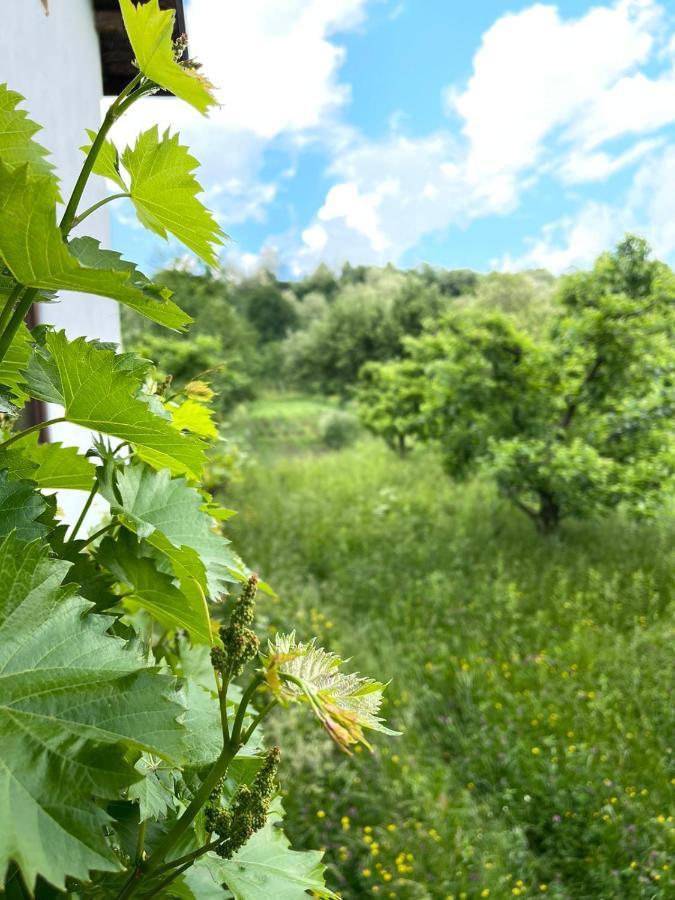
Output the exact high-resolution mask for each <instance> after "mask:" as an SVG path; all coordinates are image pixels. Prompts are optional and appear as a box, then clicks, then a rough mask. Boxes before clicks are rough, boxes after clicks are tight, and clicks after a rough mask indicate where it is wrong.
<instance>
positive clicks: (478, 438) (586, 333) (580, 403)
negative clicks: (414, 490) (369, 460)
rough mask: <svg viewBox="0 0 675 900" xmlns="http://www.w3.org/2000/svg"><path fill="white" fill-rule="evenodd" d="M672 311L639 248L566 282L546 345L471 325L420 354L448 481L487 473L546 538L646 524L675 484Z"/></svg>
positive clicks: (444, 329)
mask: <svg viewBox="0 0 675 900" xmlns="http://www.w3.org/2000/svg"><path fill="white" fill-rule="evenodd" d="M674 300H675V276H674V275H673V273H672V271H671V270H670V269H669V268H668V267H667V266H666V265H665V264H663V263H661V262H658V261H654V260H651V259H649V249H648V246H647V244H646V243H645V241H643V240H642V239H640V238H637V237H633V236H628V237H627V238H626V239H625V240H624V241H622V242H621V243H620V244H619V245H618V247H617V248H616V252H614V253H605V254H603V255H602V256H601V257H600V258H599V259H598V260H597V262H596V264H595V266H594V268H593V270H592V271H591V272H582V273H578V274H575V275H571V276H568V277H566V278H564V279H563V280H562V283H561V285H560V289H559V293H558V297H557V302H558V311H557V313H556V315H555V316H554V318H553V319H552V322H551V325H550V327H549V330H548V334H547V335H546V337H545V338H542V339H540V340H535V339H534V338H531V337H530V336H528V335H527V334H526V333H524V332H523V331H522V330H521V329H519V328H518V327H517V326H516V325H514V324H513V322H512V321H511V320H510V319H509V318H508V317H507V316H505V315H495V314H492V315H488V314H484V313H477V312H476V313H471V312H467V311H464V312H462V313H457V314H454V315H452V316H450V317H448V318H447V319H446V320H445V321H444V323H443V324H442V326H441V327H439V328H436V329H435V330H430V331H429V332H428V333H426V334H425V335H423V336H422V337H420V338H418V339H416V340H412V341H409V342H408V352H409V355H410V360H411V362H412V363H414V364H416V366H417V371H421V372H422V375H421V381H422V382H423V385H424V401H423V403H422V412H423V414H424V417H425V420H426V427H427V432H426V433H427V435H428V439H430V440H433V441H434V442H435V443H436V444H437V446H438V447H439V448H440V451H441V454H442V457H443V461H444V465H445V467H446V469H447V471H448V473H449V474H450V475H451V476H453V477H455V478H463V477H466V476H467V475H469V474H470V473H472V472H475V471H476V470H477V469H478V468H483V469H487V470H489V471H490V472H491V473H492V475H493V476H494V478H495V479H496V482H497V485H498V486H499V489H500V491H501V492H502V494H504V495H505V496H506V497H508V498H509V499H510V500H511V501H512V502H513V503H514V504H515V505H516V506H517V507H518V508H519V509H520V510H522V511H523V512H524V513H525V514H526V515H527V516H528V517H529V518H530V519H531V520H532V521H533V522H534V523H535V525H536V527H537V528H538V529H539V531H540V532H542V533H544V534H549V533H553V532H555V531H557V529H558V527H559V525H560V522H561V520H562V519H563V518H565V517H567V516H579V517H581V516H588V515H591V514H595V513H602V512H605V511H607V510H609V509H612V508H614V507H616V506H618V505H619V504H623V505H624V506H625V507H626V508H627V509H628V510H630V511H631V512H632V513H633V514H643V513H647V512H648V511H649V510H650V509H652V508H653V507H654V506H655V505H656V504H657V503H658V501H659V499H660V498H661V496H662V494H663V492H664V491H665V490H666V489H667V487H668V486H669V485H670V484H672V480H673V475H674V473H675V453H674V451H673V441H672V417H673V410H674V408H675V396H674V393H673V384H674V379H675V349H674V345H673V330H674V306H673V301H674ZM411 373H412V374H411V377H412V378H413V380H414V378H415V369H414V368H411Z"/></svg>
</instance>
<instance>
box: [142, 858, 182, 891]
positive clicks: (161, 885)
mask: <svg viewBox="0 0 675 900" xmlns="http://www.w3.org/2000/svg"><path fill="white" fill-rule="evenodd" d="M191 865H192V861H190V862H189V863H186V865H184V866H183V867H182V868H180V869H176V871H175V872H172V873H171V874H170V875H169V876H168V878H165V879H164V881H161V882H160V883H159V884H158V885H157V887H156V888H155V889H154V891H151V893H149V894H146V895H145V900H150V898H151V897H158V896H159V895H160V894H161V893H162V891H163V890H164V888H165V887H167V886H168V885H170V884H171V882H172V881H175V880H176V878H179V877H180V876H181V875H182V874H183V872H186V871H187V870H188V869H189V868H190V866H191Z"/></svg>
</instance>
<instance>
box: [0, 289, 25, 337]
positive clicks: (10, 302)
mask: <svg viewBox="0 0 675 900" xmlns="http://www.w3.org/2000/svg"><path fill="white" fill-rule="evenodd" d="M24 290H25V285H23V284H21V283H20V282H17V283H16V284H15V285H14V287H13V288H12V292H11V293H10V295H9V297H8V298H7V302H6V303H5V305H4V307H3V309H2V313H0V334H1V333H2V332H3V331H4V330H5V328H6V327H7V322H8V321H9V317H10V316H11V315H12V310H13V309H14V304H15V303H16V301H17V300H18V299H19V297H20V296H21V294H22V293H23V291H24Z"/></svg>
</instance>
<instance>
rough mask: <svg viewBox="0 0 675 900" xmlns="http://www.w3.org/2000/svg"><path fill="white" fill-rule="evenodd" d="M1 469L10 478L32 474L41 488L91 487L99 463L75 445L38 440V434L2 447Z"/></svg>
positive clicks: (79, 489) (83, 489)
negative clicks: (95, 463)
mask: <svg viewBox="0 0 675 900" xmlns="http://www.w3.org/2000/svg"><path fill="white" fill-rule="evenodd" d="M0 469H7V470H8V472H9V475H10V478H13V479H17V478H29V479H30V480H31V481H34V482H35V484H36V485H37V486H38V487H39V488H49V489H55V490H68V489H69V490H72V491H89V490H91V488H92V485H93V484H94V477H95V475H96V466H94V465H92V463H90V462H89V460H88V459H87V458H86V456H82V455H80V454H79V453H78V452H77V450H76V448H75V447H62V446H61V444H39V443H38V436H37V434H31V435H28V437H25V438H22V439H21V441H20V442H18V443H16V444H14V445H12V446H11V447H9V448H8V449H7V450H2V449H0Z"/></svg>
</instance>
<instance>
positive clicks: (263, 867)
mask: <svg viewBox="0 0 675 900" xmlns="http://www.w3.org/2000/svg"><path fill="white" fill-rule="evenodd" d="M121 8H122V13H123V16H124V21H125V24H126V27H127V29H128V34H129V38H130V41H131V44H132V48H133V53H134V56H135V58H136V63H137V65H138V67H139V72H138V75H137V76H136V77H135V78H134V79H133V81H132V82H131V83H130V84H129V85H128V86H127V88H125V90H124V91H122V93H121V94H120V96H119V97H118V98H117V99H116V100H115V101H114V102H113V103H112V105H111V106H110V108H109V110H108V112H107V114H106V116H105V119H104V121H103V124H102V126H101V128H100V129H99V130H98V131H97V132H95V133H94V132H91V133H89V138H90V144H89V145H88V146H87V147H86V148H85V160H84V164H83V167H82V171H81V174H80V176H79V178H78V180H77V182H76V184H75V187H74V189H73V193H72V195H71V196H70V198H69V199H68V202H67V204H66V208H65V212H64V213H63V217H62V219H61V221H60V222H58V221H57V205H56V204H57V201H59V200H60V196H59V189H58V184H57V181H56V178H55V176H54V175H53V173H52V168H51V166H50V164H49V163H48V162H47V161H46V151H44V150H43V148H42V147H41V146H39V145H38V144H36V143H35V142H34V140H33V137H34V135H35V134H36V132H37V131H38V127H37V125H35V124H34V123H32V122H31V121H30V119H28V117H27V115H26V114H25V113H24V112H23V111H22V110H21V109H19V106H20V103H21V98H20V97H19V95H17V94H15V93H13V92H11V91H9V90H8V89H7V88H5V87H2V88H0V184H1V185H2V189H1V196H2V199H1V201H0V206H1V207H2V215H1V216H0V266H1V271H0V299H1V300H2V310H1V311H0V388H1V395H0V410H1V412H2V419H1V427H2V431H3V434H2V437H3V440H2V442H1V443H0V580H1V582H2V595H1V596H0V730H1V731H2V742H1V743H0V821H2V829H1V834H0V880H1V882H2V886H3V889H4V890H3V893H7V894H8V895H9V896H21V897H26V896H35V897H36V898H38V900H47V898H51V897H53V896H56V894H58V896H76V897H80V898H84V897H88V896H91V897H96V898H103V900H105V898H111V900H112V898H118V900H125V898H129V897H132V896H144V897H148V898H149V897H151V896H153V897H154V896H165V897H174V896H175V897H181V898H193V897H194V898H196V897H199V898H206V897H212V896H225V895H226V891H231V894H234V895H235V896H236V897H238V898H240V900H255V898H257V897H259V896H261V893H260V884H261V883H262V882H261V877H262V876H261V872H264V878H263V879H262V881H264V884H265V891H266V895H267V896H270V895H277V894H278V895H279V896H284V897H288V898H291V897H298V898H299V897H302V896H305V894H306V891H307V890H312V891H313V892H314V894H315V896H331V894H330V892H329V891H328V890H327V889H325V887H324V884H323V866H322V865H321V861H320V859H321V854H320V853H316V852H313V853H309V854H306V853H300V852H296V851H292V850H290V848H289V846H288V843H287V841H286V839H285V838H284V837H283V836H282V835H281V834H280V833H279V831H278V829H277V828H275V829H273V828H272V827H271V822H272V821H274V822H275V823H276V822H277V820H278V818H279V807H278V805H273V804H274V800H275V794H276V793H277V770H278V766H279V756H280V751H279V749H278V748H276V747H272V748H270V749H267V750H265V749H264V748H263V744H262V743H261V739H260V733H259V732H258V731H257V729H258V727H259V725H260V724H261V722H262V721H263V720H264V719H266V717H267V715H268V714H269V713H270V712H271V710H272V709H273V708H274V707H275V706H277V705H278V702H279V700H280V699H283V696H284V689H285V686H286V682H287V681H288V680H289V679H292V678H293V676H292V674H290V673H287V672H286V671H285V670H284V666H283V665H281V664H280V665H278V666H276V669H275V678H274V679H273V685H272V686H270V681H269V679H270V662H269V660H268V659H266V658H265V657H263V655H261V654H260V653H259V652H258V646H259V645H258V638H257V636H256V634H255V632H254V631H253V630H252V627H251V626H252V625H253V624H254V622H255V599H256V593H257V590H258V588H260V589H261V590H262V591H265V592H267V594H268V595H271V594H272V592H271V589H270V588H269V587H268V586H267V585H266V584H265V583H263V582H259V579H258V578H257V576H255V575H252V574H251V573H250V572H249V570H248V569H247V567H246V566H245V565H244V563H243V562H242V560H241V559H240V558H239V556H238V555H237V554H236V553H235V552H234V550H233V549H232V546H231V544H230V543H229V541H228V540H227V539H226V538H225V536H224V534H223V526H222V523H223V522H225V521H226V520H228V519H229V518H230V517H231V516H232V515H233V513H232V511H231V510H230V509H227V508H223V507H221V506H219V505H218V504H217V503H216V502H215V501H214V499H213V498H212V497H211V495H210V494H209V493H208V491H207V490H206V487H205V484H204V481H203V470H204V466H205V462H206V459H207V451H209V450H211V451H212V452H213V448H214V447H217V446H218V444H217V442H218V429H217V427H216V424H215V421H214V413H213V410H212V409H211V407H210V405H209V404H210V401H211V399H212V398H213V391H212V390H211V388H209V386H208V385H207V384H206V383H205V382H204V381H199V380H194V378H193V373H191V372H190V371H189V369H190V366H191V365H192V364H193V362H194V360H193V356H194V353H195V352H196V353H197V355H199V353H202V356H206V357H207V358H208V357H209V354H211V355H212V356H215V355H218V353H219V351H220V345H218V344H216V346H214V345H213V344H209V343H208V341H206V342H205V339H204V338H203V337H202V339H201V342H200V341H199V340H198V342H197V345H196V351H195V348H194V347H190V348H188V350H187V351H186V352H185V353H183V351H182V349H181V348H180V346H179V345H177V343H176V342H170V343H169V344H168V345H165V347H164V352H165V360H164V362H167V363H174V362H176V363H178V364H179V365H180V366H182V370H181V372H180V373H179V380H178V381H177V382H176V383H175V384H170V380H169V379H164V380H161V381H160V380H158V378H157V377H154V376H155V374H156V367H153V364H152V362H151V361H150V360H147V359H144V358H143V357H141V356H138V355H137V354H134V353H118V352H117V351H116V349H115V348H114V347H113V346H110V345H108V344H103V343H101V342H100V341H97V340H85V339H84V338H78V339H76V340H69V339H68V338H67V336H66V335H65V334H64V333H63V332H57V331H55V330H54V329H53V328H52V327H51V326H49V325H48V324H41V325H39V326H37V327H35V328H34V329H33V330H32V331H29V330H28V329H27V327H26V326H25V324H24V318H25V316H26V314H27V312H28V311H29V310H30V308H31V306H32V305H33V303H35V302H44V301H49V300H51V299H52V296H53V293H56V292H60V291H65V290H75V291H83V292H87V293H89V292H93V293H96V294H101V295H103V296H107V297H111V298H113V299H116V300H118V301H119V302H120V303H122V304H125V305H126V306H127V307H128V308H129V309H130V310H134V311H135V312H137V313H141V314H142V315H144V316H146V317H147V318H148V319H149V320H151V321H152V322H153V323H155V324H156V325H158V326H159V325H162V326H167V327H170V328H173V329H174V330H176V331H180V330H182V329H183V328H184V327H185V326H186V325H187V324H188V323H189V321H190V316H189V315H187V314H186V313H184V312H183V311H182V310H181V309H180V307H179V306H177V305H176V304H175V303H174V302H173V300H172V299H171V291H170V290H169V288H168V287H167V286H166V285H161V284H156V283H153V282H151V281H149V280H148V279H147V278H146V277H145V276H144V275H142V274H141V273H140V272H139V271H138V270H137V269H136V267H135V266H134V265H133V264H132V263H129V262H126V261H124V260H122V259H121V257H120V256H119V254H117V253H114V252H113V251H108V250H101V248H100V246H99V245H98V242H96V241H95V240H93V239H92V238H89V237H78V238H76V239H71V238H70V233H71V230H72V229H73V227H74V226H75V225H76V224H79V223H81V222H83V221H84V220H86V218H87V217H88V215H89V214H90V213H91V212H92V211H93V210H94V209H95V208H98V207H99V206H100V205H102V204H101V203H99V204H96V205H95V207H92V208H90V209H88V210H84V211H82V212H81V211H80V209H79V206H80V202H81V198H82V194H83V191H84V188H85V186H86V183H87V180H88V178H89V177H90V176H91V175H92V174H94V175H102V176H105V177H107V178H110V179H111V180H112V181H114V182H115V183H116V184H117V186H118V187H119V188H121V191H122V193H121V194H116V195H112V196H111V197H109V198H107V199H106V200H105V201H104V202H109V201H110V200H114V199H117V198H118V197H120V196H130V197H131V199H132V201H133V203H134V207H135V209H136V212H137V215H138V218H139V221H140V222H141V223H142V224H143V225H145V226H146V227H148V228H149V229H150V230H152V231H154V232H156V233H158V234H159V235H160V236H162V237H166V236H167V233H168V232H170V233H172V234H174V235H175V236H176V237H178V238H179V239H180V240H182V241H183V242H184V243H185V244H186V246H187V247H188V248H190V249H191V250H193V251H194V252H196V253H198V254H199V255H200V256H201V258H202V260H203V261H204V262H205V263H206V264H207V265H213V264H215V263H216V251H217V247H218V245H219V244H220V242H221V241H222V239H223V235H222V232H221V231H220V228H219V226H218V225H217V224H216V222H215V220H214V219H213V217H212V215H211V214H210V213H209V212H208V211H207V210H206V209H205V207H203V206H202V204H201V201H200V200H199V198H198V196H197V195H198V193H199V191H200V187H199V184H198V182H197V181H196V180H195V178H194V171H195V169H196V167H197V162H196V160H194V159H193V157H192V156H190V154H189V153H188V151H187V149H186V148H185V147H183V146H181V145H180V144H179V142H178V138H177V136H171V135H170V134H169V133H166V134H164V135H160V134H159V132H158V130H157V129H156V128H151V129H150V130H149V131H146V132H145V133H144V134H142V135H141V136H140V137H139V139H138V141H137V143H136V144H135V146H134V148H133V149H130V148H127V149H126V150H125V151H124V152H123V153H122V154H121V155H120V154H119V153H118V151H117V149H116V148H115V147H114V146H113V145H112V144H111V143H110V141H109V140H108V138H107V134H108V132H109V130H110V128H111V127H112V125H113V123H114V122H115V121H116V120H117V119H118V118H119V117H120V116H121V115H123V114H124V112H125V111H126V110H127V109H128V108H129V107H130V106H131V105H133V104H134V103H135V102H136V101H137V100H138V99H139V98H141V97H144V96H147V95H148V94H151V93H154V92H156V91H157V90H158V88H160V87H161V88H164V89H166V90H168V91H171V92H173V93H174V94H175V95H176V96H178V97H182V98H183V99H184V100H186V101H187V102H189V103H191V104H192V105H193V106H195V107H196V108H197V109H199V110H200V111H202V112H203V111H205V110H206V109H207V108H208V107H209V106H210V105H211V104H212V103H213V102H214V101H213V96H212V94H211V92H210V85H209V83H208V82H207V81H206V79H205V78H204V77H203V76H202V75H201V74H200V73H199V71H198V69H197V67H196V66H195V64H194V63H192V62H191V61H189V60H187V61H185V60H182V56H183V53H184V49H185V45H184V42H183V41H179V42H177V44H176V45H174V44H173V42H172V38H171V35H172V31H173V21H174V14H173V13H172V12H170V11H162V10H161V9H160V7H159V4H158V2H157V0H150V2H147V3H144V4H138V5H135V4H134V3H133V2H132V0H121ZM122 167H123V168H122ZM124 170H125V171H124ZM155 346H156V345H155ZM154 348H155V347H153V346H152V345H151V346H150V347H149V349H150V350H153V349H154ZM171 354H173V356H172V355H171ZM191 354H192V355H191ZM208 361H209V362H210V359H209V360H208ZM167 374H170V373H167ZM31 398H32V399H36V400H42V401H46V402H49V403H52V404H56V405H58V406H59V407H60V408H61V414H60V415H59V416H57V418H55V419H52V420H51V421H50V422H42V421H38V422H36V423H35V424H34V425H32V426H30V427H24V428H23V430H21V429H22V421H23V420H24V419H25V416H23V415H22V414H23V411H24V410H23V407H25V405H26V403H27V401H29V399H31ZM228 402H230V403H231V402H232V400H231V399H230V400H229V401H228ZM62 421H66V422H69V423H72V424H74V425H77V426H80V427H81V428H84V429H86V430H87V431H89V432H95V433H96V434H97V436H95V435H93V436H92V446H91V448H90V449H89V451H88V452H87V454H86V455H82V454H79V453H78V452H77V450H76V449H75V448H73V447H64V446H61V445H59V444H54V445H50V444H39V443H38V432H40V431H41V430H42V429H44V428H46V427H47V426H49V425H50V424H52V423H54V422H62ZM211 462H213V458H212V459H211ZM53 489H71V490H79V491H82V492H83V501H84V502H83V507H82V513H81V515H80V517H79V519H78V521H77V522H76V523H74V525H72V527H70V526H69V524H68V523H66V522H64V521H61V520H60V519H59V514H58V508H57V501H56V498H55V497H54V496H52V495H50V494H48V493H47V491H51V490H53ZM95 497H98V498H99V499H100V500H102V501H104V502H105V503H106V504H107V514H106V520H105V524H103V525H102V527H101V528H99V529H98V530H96V531H94V532H93V533H92V534H89V535H88V536H87V537H82V536H81V532H82V530H83V528H84V527H85V523H86V521H87V513H88V511H89V509H90V508H91V505H92V503H93V501H94V499H95ZM239 584H242V585H243V587H242V589H241V592H240V593H239V594H238V595H237V593H238V592H237V587H238V585H239ZM281 640H284V639H283V638H282V639H281ZM288 640H290V639H288ZM312 648H313V650H312V652H313V653H316V654H318V653H320V652H321V651H320V650H319V649H318V648H314V645H312ZM239 676H243V680H242V683H241V684H236V683H235V681H234V679H235V678H237V677H239ZM341 677H342V678H344V679H346V680H345V681H344V682H340V683H339V685H341V686H342V687H344V686H345V685H346V683H347V682H349V685H350V686H352V687H353V688H354V690H352V691H351V692H350V691H349V690H344V691H342V693H341V694H340V695H339V696H338V692H337V691H336V685H335V684H334V683H333V682H331V683H330V684H329V685H327V687H326V689H325V690H324V688H323V687H322V686H314V687H313V688H312V691H311V696H312V701H313V703H315V704H317V706H318V707H319V708H321V709H322V710H323V712H324V719H323V722H324V724H326V721H327V719H326V716H327V715H328V714H329V711H330V710H332V708H333V707H332V705H331V704H333V705H335V706H336V709H335V710H334V711H333V715H334V716H335V717H336V721H337V722H338V723H339V724H341V727H343V728H345V729H348V730H349V734H350V737H354V738H356V737H360V733H359V729H360V728H361V726H369V727H377V728H378V729H379V730H381V731H386V729H385V728H384V727H383V726H381V723H380V720H379V718H376V714H377V708H376V707H378V706H379V703H377V702H374V698H375V696H376V693H377V696H379V694H380V693H381V689H382V687H383V686H382V685H379V684H377V683H374V682H373V683H371V682H370V681H363V680H361V679H359V678H357V676H347V675H345V676H341ZM376 685H377V686H376ZM366 688H367V689H368V690H370V691H371V692H372V697H371V699H370V703H368V702H366V701H365V700H364V699H362V697H361V694H362V693H363V692H364V691H365V690H366ZM352 716H354V718H352ZM270 812H272V819H271V820H268V815H269V814H270ZM251 838H254V841H253V844H249V840H250V839H251ZM231 894H229V893H228V894H227V895H228V896H229V895H231Z"/></svg>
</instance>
